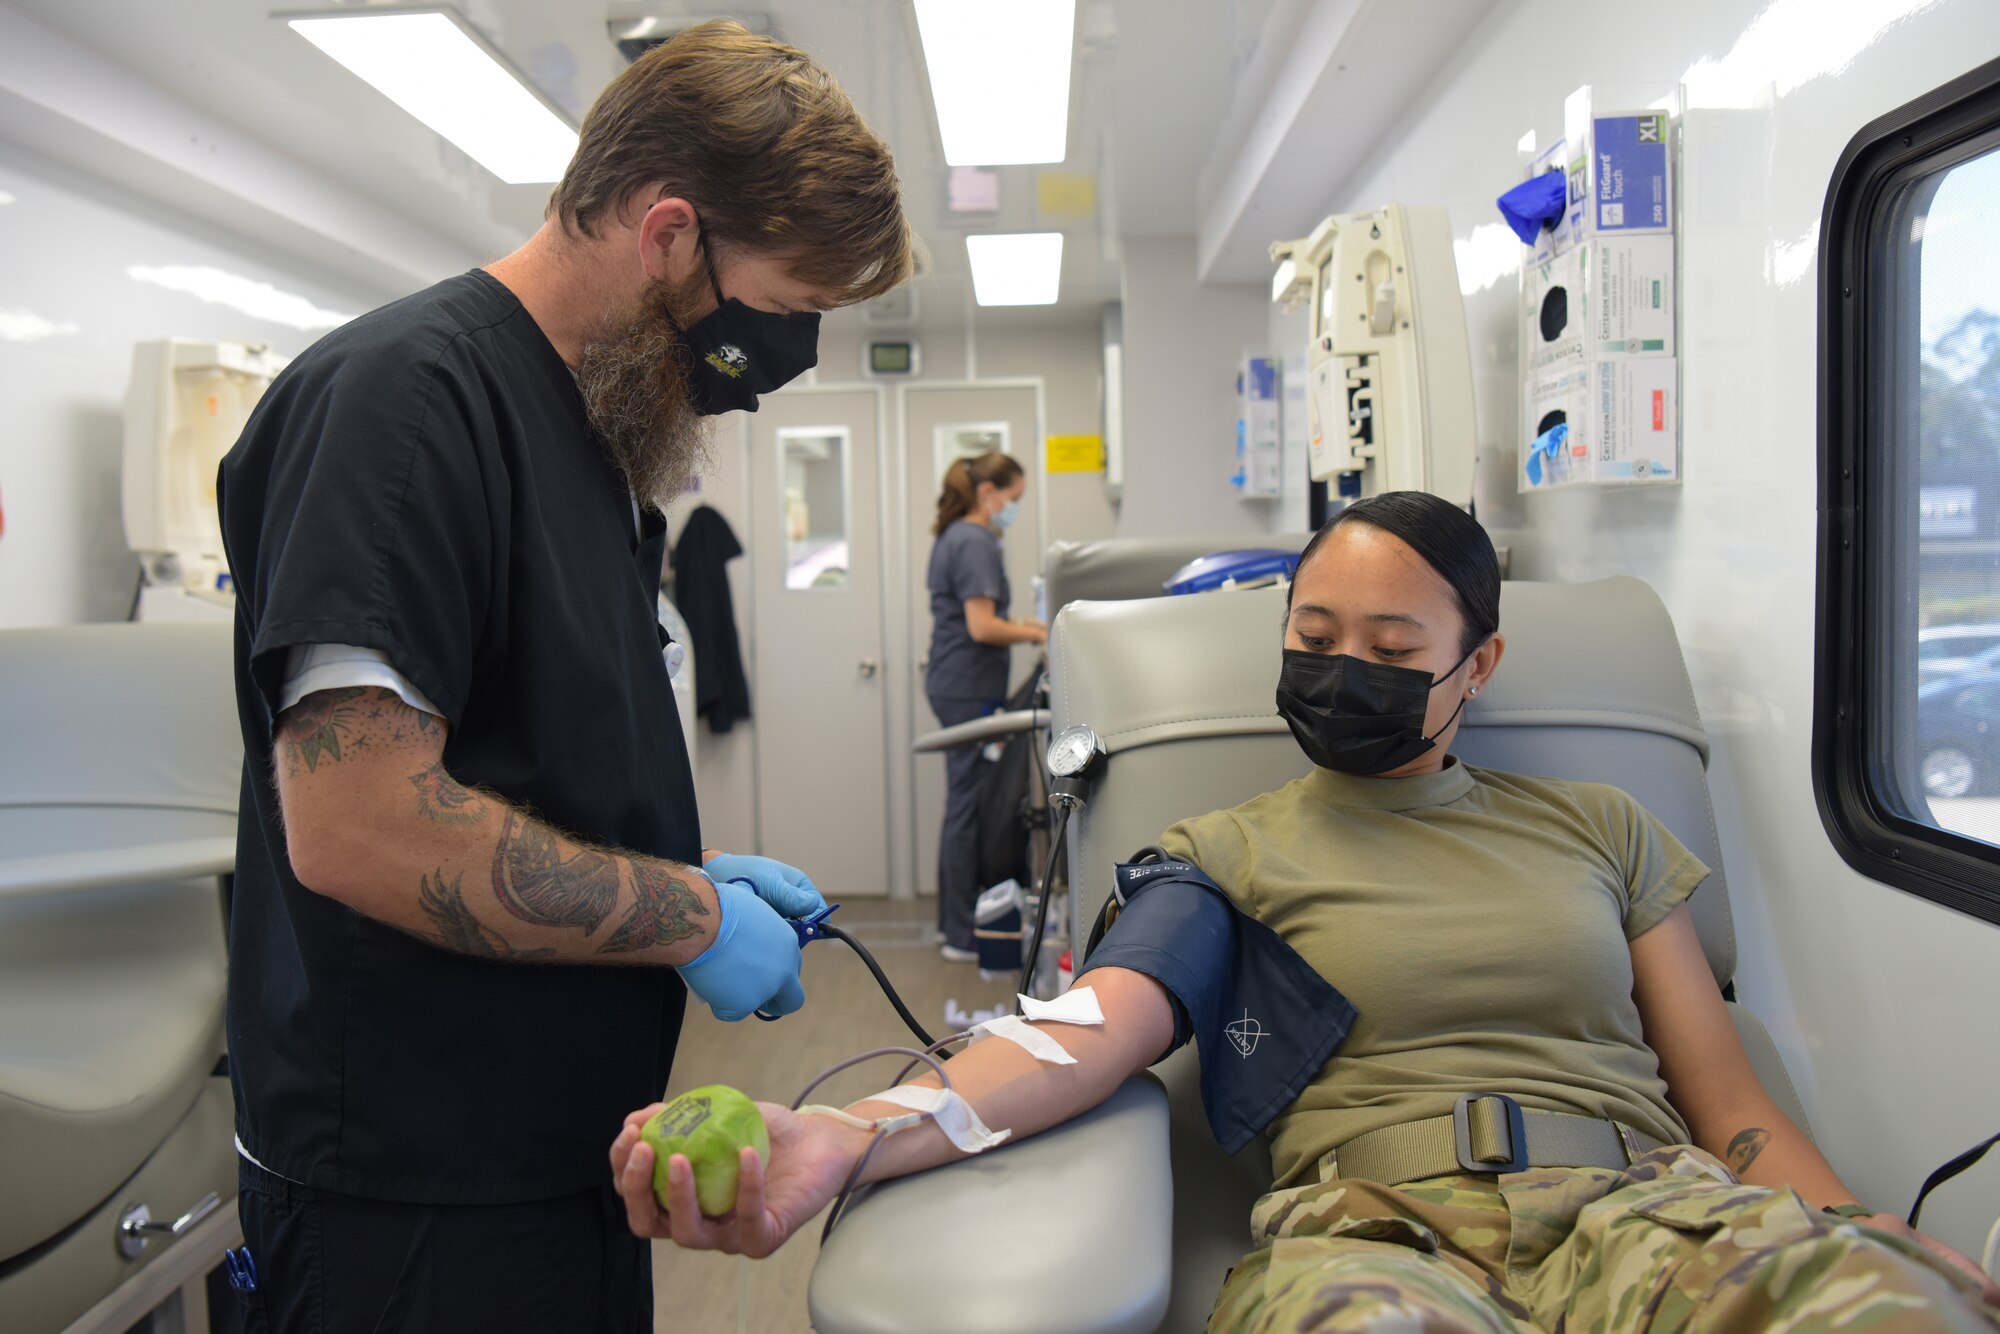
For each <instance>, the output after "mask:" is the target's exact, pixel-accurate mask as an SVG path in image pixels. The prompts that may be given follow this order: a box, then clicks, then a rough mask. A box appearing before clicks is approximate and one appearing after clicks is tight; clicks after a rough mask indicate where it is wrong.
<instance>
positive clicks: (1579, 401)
mask: <svg viewBox="0 0 2000 1334" xmlns="http://www.w3.org/2000/svg"><path fill="white" fill-rule="evenodd" d="M1678 369H1679V363H1678V362H1677V361H1676V359H1675V358H1673V357H1628V356H1605V357H1592V358H1587V359H1584V360H1572V361H1568V362H1564V363H1562V364H1560V365H1556V366H1551V367H1547V368H1545V369H1544V370H1543V372H1542V373H1540V374H1538V375H1536V376H1535V377H1534V378H1533V379H1532V380H1531V381H1530V382H1529V386H1528V392H1527V393H1526V394H1525V395H1523V400H1522V438H1523V440H1525V441H1526V442H1527V443H1526V444H1525V445H1524V447H1523V451H1522V459H1521V472H1520V474H1519V476H1518V478H1517V481H1518V483H1519V489H1520V490H1522V491H1547V490H1551V489H1554V488H1556V487H1563V486H1578V485H1588V484H1591V483H1602V482H1671V481H1675V480H1678V478H1679V474H1680V401H1679V389H1678V384H1679V375H1678ZM1556 425H1565V426H1567V427H1568V428H1569V434H1568V438H1567V439H1566V440H1564V441H1563V442H1562V445H1561V447H1560V448H1559V449H1558V450H1556V451H1555V452H1554V453H1550V452H1548V450H1547V449H1546V448H1545V447H1542V446H1540V445H1539V444H1538V442H1539V441H1541V440H1544V439H1547V437H1548V432H1549V431H1550V429H1551V428H1552V427H1554V426H1556Z"/></svg>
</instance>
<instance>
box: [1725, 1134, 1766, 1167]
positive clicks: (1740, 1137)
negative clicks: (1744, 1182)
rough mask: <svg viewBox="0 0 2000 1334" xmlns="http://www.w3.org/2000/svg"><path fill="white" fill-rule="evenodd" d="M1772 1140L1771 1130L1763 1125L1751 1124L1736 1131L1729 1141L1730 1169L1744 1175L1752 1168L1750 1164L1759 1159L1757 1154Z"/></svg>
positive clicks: (1728, 1156)
mask: <svg viewBox="0 0 2000 1334" xmlns="http://www.w3.org/2000/svg"><path fill="white" fill-rule="evenodd" d="M1770 1142H1771V1132H1770V1131H1768V1130H1765V1129H1764V1128H1763V1127H1761V1126H1750V1127H1748V1128H1747V1129H1744V1130H1739V1131H1737V1132H1736V1136H1735V1138H1733V1139H1731V1140H1730V1141H1729V1151H1728V1153H1727V1154H1726V1155H1725V1156H1726V1157H1727V1158H1728V1160H1729V1170H1730V1171H1732V1172H1734V1173H1735V1174H1736V1175H1737V1176H1739V1177H1740V1176H1742V1175H1743V1174H1744V1173H1745V1172H1747V1171H1749V1170H1750V1164H1752V1163H1754V1162H1756V1161H1757V1155H1758V1154H1760V1153H1762V1152H1764V1146H1765V1145H1766V1144H1769V1143H1770Z"/></svg>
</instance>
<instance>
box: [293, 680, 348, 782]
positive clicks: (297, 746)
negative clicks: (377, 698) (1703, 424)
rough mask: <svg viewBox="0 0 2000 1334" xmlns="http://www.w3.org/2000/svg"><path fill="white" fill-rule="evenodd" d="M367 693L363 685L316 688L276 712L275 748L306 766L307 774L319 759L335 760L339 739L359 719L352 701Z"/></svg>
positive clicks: (317, 763)
mask: <svg viewBox="0 0 2000 1334" xmlns="http://www.w3.org/2000/svg"><path fill="white" fill-rule="evenodd" d="M368 693H369V688H368V687H366V686H354V687H348V688H344V689H340V690H315V691H314V692H313V693H312V694H310V695H307V696H306V697H305V698H304V699H302V700H300V701H299V702H298V703H296V704H294V705H292V707H291V708H289V709H286V710H285V711H284V712H283V713H282V714H279V715H278V727H277V736H276V738H275V740H276V741H277V743H278V748H279V749H280V750H281V751H282V752H283V753H284V755H285V757H286V758H287V759H288V760H290V761H291V762H292V763H293V764H294V765H298V764H303V765H305V767H306V772H307V773H312V772H315V771H316V770H317V769H318V768H319V762H320V760H322V759H331V760H334V761H336V762H337V761H338V760H339V759H340V743H341V740H342V738H343V737H351V736H352V732H353V729H354V727H355V726H356V724H357V723H358V722H359V713H360V710H359V709H358V708H357V707H356V703H355V702H356V701H357V700H359V699H360V698H361V697H362V696H363V695H366V694H368ZM294 772H296V770H294Z"/></svg>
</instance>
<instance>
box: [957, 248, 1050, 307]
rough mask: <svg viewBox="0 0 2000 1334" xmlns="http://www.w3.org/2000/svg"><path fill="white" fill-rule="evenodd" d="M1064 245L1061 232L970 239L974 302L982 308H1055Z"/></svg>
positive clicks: (969, 254)
mask: <svg viewBox="0 0 2000 1334" xmlns="http://www.w3.org/2000/svg"><path fill="white" fill-rule="evenodd" d="M1062 245H1063V239H1062V233H1061V232H1022V233H1019V234H1017V235H1013V236H968V237H966V238H965V252H966V254H967V255H968V256H970V257H971V259H972V295H973V299H974V300H976V301H978V302H979V304H980V305H982V306H1053V305H1054V304H1055V303H1056V289H1057V287H1058V286H1059V285H1060V283H1061V279H1062Z"/></svg>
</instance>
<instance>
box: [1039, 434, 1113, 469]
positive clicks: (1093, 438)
mask: <svg viewBox="0 0 2000 1334" xmlns="http://www.w3.org/2000/svg"><path fill="white" fill-rule="evenodd" d="M1048 449H1049V454H1048V458H1049V467H1048V470H1049V471H1050V472H1052V473H1057V472H1103V471H1104V437H1103V436H1101V435H1052V436H1050V437H1049V446H1048Z"/></svg>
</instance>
